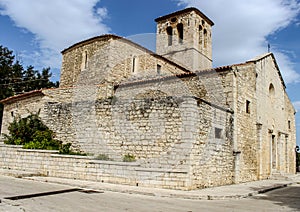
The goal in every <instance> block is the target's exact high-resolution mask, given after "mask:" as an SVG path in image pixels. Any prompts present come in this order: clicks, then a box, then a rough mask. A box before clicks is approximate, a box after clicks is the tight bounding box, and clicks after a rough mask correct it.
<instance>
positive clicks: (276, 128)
mask: <svg viewBox="0 0 300 212" xmlns="http://www.w3.org/2000/svg"><path fill="white" fill-rule="evenodd" d="M155 21H156V23H157V35H156V53H154V52H152V51H150V50H148V49H146V48H144V47H142V46H140V45H139V44H136V43H134V42H132V41H130V40H128V39H125V38H122V37H119V36H116V35H101V36H98V37H94V38H91V39H88V40H85V41H82V42H79V43H76V44H74V45H72V46H70V47H69V48H67V49H65V50H63V51H62V55H63V61H62V68H61V79H60V87H59V88H56V89H47V90H37V91H32V92H29V93H25V94H21V95H17V96H13V97H10V98H8V99H5V100H2V101H1V103H2V104H4V116H3V124H2V133H8V130H7V128H8V124H9V123H10V122H12V120H13V118H14V117H16V116H18V115H21V116H26V115H28V113H29V112H34V111H38V110H40V116H41V118H42V120H43V121H44V122H45V123H46V124H47V125H48V126H49V127H50V128H51V129H52V130H53V131H54V132H55V133H56V137H57V138H58V139H60V140H62V141H63V142H71V143H72V148H73V149H75V150H77V151H81V152H85V153H89V154H92V155H95V156H97V155H105V156H107V157H108V158H110V160H111V163H124V164H123V166H124V167H126V166H129V167H127V168H124V170H123V172H122V173H121V174H119V175H118V174H110V175H109V177H110V179H111V180H110V182H117V183H118V182H120V180H121V181H122V180H124V179H125V180H124V181H122V182H126V179H129V178H130V179H131V181H130V182H135V183H136V184H138V183H140V184H143V185H145V186H154V187H162V188H176V189H196V188H203V187H210V186H218V185H226V184H232V183H240V182H247V181H254V180H259V179H268V178H270V177H272V176H273V175H275V174H277V175H278V174H289V173H295V154H294V148H295V146H296V138H295V133H296V132H295V117H294V116H295V109H294V108H293V105H292V104H291V101H290V99H289V97H288V95H287V93H286V87H285V83H284V81H283V78H282V75H281V73H280V70H279V68H278V65H277V63H276V60H275V57H274V55H273V54H272V53H267V54H264V55H261V56H258V57H256V58H254V59H251V60H249V61H246V62H243V63H240V64H233V65H228V66H223V67H217V68H213V66H212V27H213V25H214V23H213V21H211V20H210V19H209V18H208V17H207V16H206V15H204V14H203V13H202V12H200V11H199V10H198V9H196V8H187V9H184V10H181V11H177V12H174V13H171V14H168V15H165V16H162V17H159V18H157V19H155ZM228 54H230V49H228ZM126 155H131V156H133V157H134V158H135V160H136V161H135V162H134V164H138V165H137V167H135V166H132V165H128V163H125V162H122V159H123V158H124V156H126ZM107 163H110V162H107ZM118 165H119V164H118ZM49 167H50V166H49ZM100 171H101V170H100ZM47 173H48V172H47ZM97 179H98V178H97ZM112 179H115V180H112Z"/></svg>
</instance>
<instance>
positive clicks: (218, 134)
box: [215, 127, 222, 139]
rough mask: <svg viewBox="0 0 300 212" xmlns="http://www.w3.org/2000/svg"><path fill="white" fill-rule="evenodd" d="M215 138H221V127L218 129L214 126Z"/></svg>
mask: <svg viewBox="0 0 300 212" xmlns="http://www.w3.org/2000/svg"><path fill="white" fill-rule="evenodd" d="M215 138H218V139H220V138H222V129H220V128H217V127H216V128H215Z"/></svg>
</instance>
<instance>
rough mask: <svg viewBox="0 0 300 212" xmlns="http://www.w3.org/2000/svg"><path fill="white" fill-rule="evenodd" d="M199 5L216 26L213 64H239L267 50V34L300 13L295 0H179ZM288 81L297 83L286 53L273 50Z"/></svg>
mask: <svg viewBox="0 0 300 212" xmlns="http://www.w3.org/2000/svg"><path fill="white" fill-rule="evenodd" d="M177 1H178V2H179V4H182V5H186V6H189V7H190V6H193V7H197V8H199V9H200V10H201V11H202V12H204V13H205V14H206V15H207V16H208V17H210V18H211V19H212V20H213V21H214V23H215V26H214V28H213V42H214V43H213V48H214V50H213V57H214V65H215V66H221V65H228V64H232V63H240V62H244V61H247V60H249V59H251V58H253V57H254V56H256V55H260V54H263V53H265V52H267V45H268V44H267V43H268V42H267V40H266V37H267V36H269V35H272V34H273V33H275V32H276V31H278V30H280V29H282V28H284V27H287V26H288V25H289V24H290V23H292V21H295V20H294V19H295V18H296V16H297V14H299V12H300V3H299V1H296V0H251V1H241V0H227V1H223V0H210V1H199V0H177ZM272 51H273V53H274V54H275V57H276V59H277V62H278V64H279V66H280V67H281V71H282V74H283V77H284V79H285V81H286V83H291V82H298V81H299V79H300V75H299V74H298V73H297V72H296V71H295V69H294V66H293V63H292V62H291V59H290V58H289V57H288V55H287V54H285V53H283V52H282V51H279V50H277V49H272Z"/></svg>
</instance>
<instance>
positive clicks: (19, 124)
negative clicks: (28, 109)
mask: <svg viewBox="0 0 300 212" xmlns="http://www.w3.org/2000/svg"><path fill="white" fill-rule="evenodd" d="M8 130H9V135H4V137H5V140H4V143H5V144H12V145H23V148H25V149H46V150H59V149H63V150H64V151H65V152H68V151H70V150H69V148H70V146H71V145H66V144H62V142H61V141H59V140H57V139H54V133H53V131H51V130H50V129H49V128H48V127H47V126H46V125H45V124H44V123H43V122H42V120H41V119H40V118H39V112H38V113H35V114H34V113H31V114H30V115H29V116H27V117H25V118H21V117H15V118H14V120H13V122H12V123H10V124H9V127H8Z"/></svg>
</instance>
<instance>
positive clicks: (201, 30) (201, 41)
mask: <svg viewBox="0 0 300 212" xmlns="http://www.w3.org/2000/svg"><path fill="white" fill-rule="evenodd" d="M202 43H203V27H202V26H201V25H199V44H200V46H201V47H202Z"/></svg>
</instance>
